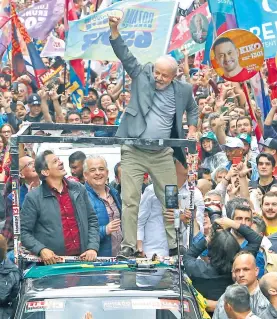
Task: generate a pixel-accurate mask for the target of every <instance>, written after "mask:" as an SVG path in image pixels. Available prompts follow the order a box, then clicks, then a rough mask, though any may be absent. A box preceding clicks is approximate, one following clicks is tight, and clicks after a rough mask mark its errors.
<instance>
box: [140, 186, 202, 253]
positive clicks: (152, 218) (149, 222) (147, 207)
mask: <svg viewBox="0 0 277 319" xmlns="http://www.w3.org/2000/svg"><path fill="white" fill-rule="evenodd" d="M179 194H181V195H183V197H184V199H183V201H182V202H183V205H182V206H184V207H180V209H185V208H189V190H188V184H187V182H186V183H185V184H184V185H183V186H182V187H181V189H179ZM194 200H195V206H196V219H197V222H198V224H199V227H200V230H201V231H203V221H204V209H205V204H204V200H203V196H202V194H201V192H200V190H199V189H198V188H195V191H194ZM182 233H183V238H184V244H185V243H186V230H185V227H182ZM195 235H196V234H195ZM137 239H138V240H141V241H142V242H143V251H144V253H145V254H146V256H147V257H149V258H151V257H152V256H153V254H157V255H158V256H168V254H169V249H168V243H167V237H166V231H165V225H164V219H163V214H162V205H161V203H160V201H159V200H158V198H157V197H156V195H155V191H154V187H153V185H150V186H148V187H147V188H146V189H145V191H144V193H143V195H142V198H141V202H140V207H139V213H138V231H137Z"/></svg>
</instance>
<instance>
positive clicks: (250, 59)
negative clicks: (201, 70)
mask: <svg viewBox="0 0 277 319" xmlns="http://www.w3.org/2000/svg"><path fill="white" fill-rule="evenodd" d="M210 58H211V64H212V66H213V68H214V70H215V71H216V73H217V74H218V75H219V76H221V77H222V78H224V79H225V80H228V81H232V82H243V81H246V80H249V79H251V78H252V77H253V76H254V75H255V74H257V72H259V71H260V69H261V67H262V65H263V62H264V48H263V44H262V42H261V40H260V39H259V38H258V37H257V36H256V35H254V34H253V33H251V32H249V31H247V30H243V29H234V30H229V31H226V32H224V33H222V34H221V35H220V36H219V37H217V38H216V40H215V41H214V43H213V45H212V48H211V52H210Z"/></svg>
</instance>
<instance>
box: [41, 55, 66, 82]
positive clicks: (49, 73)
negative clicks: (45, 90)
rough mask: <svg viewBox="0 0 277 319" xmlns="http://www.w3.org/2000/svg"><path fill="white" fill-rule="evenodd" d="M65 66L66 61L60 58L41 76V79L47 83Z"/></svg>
mask: <svg viewBox="0 0 277 319" xmlns="http://www.w3.org/2000/svg"><path fill="white" fill-rule="evenodd" d="M63 68H64V63H63V60H62V59H61V58H58V59H57V60H56V61H55V63H54V64H53V65H52V66H51V67H50V68H49V69H48V70H47V71H46V72H44V73H43V74H41V75H40V76H39V81H40V82H41V83H42V84H43V85H45V84H46V83H47V82H49V81H50V80H52V79H53V78H54V77H55V76H56V75H57V74H58V73H59V72H60V71H61V70H62V69H63Z"/></svg>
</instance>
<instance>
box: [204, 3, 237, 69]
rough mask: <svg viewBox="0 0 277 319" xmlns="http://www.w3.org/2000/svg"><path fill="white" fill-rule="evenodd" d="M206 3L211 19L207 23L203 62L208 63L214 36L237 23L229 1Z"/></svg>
mask: <svg viewBox="0 0 277 319" xmlns="http://www.w3.org/2000/svg"><path fill="white" fill-rule="evenodd" d="M208 4H209V10H210V12H211V15H212V20H211V22H210V24H209V29H208V36H207V39H206V45H205V55H204V61H203V63H204V64H209V65H210V63H211V62H210V51H211V47H212V44H213V42H214V40H215V38H216V37H217V36H219V35H220V34H222V33H223V32H225V31H228V30H230V29H235V28H236V27H237V23H236V17H235V12H234V8H233V4H232V2H231V1H230V2H229V3H227V2H226V4H225V3H219V1H215V0H208Z"/></svg>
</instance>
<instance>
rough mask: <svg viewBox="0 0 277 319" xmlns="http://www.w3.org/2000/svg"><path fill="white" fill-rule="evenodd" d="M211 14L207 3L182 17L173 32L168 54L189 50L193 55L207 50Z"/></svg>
mask: <svg viewBox="0 0 277 319" xmlns="http://www.w3.org/2000/svg"><path fill="white" fill-rule="evenodd" d="M210 20H211V14H210V11H209V8H208V4H207V3H205V4H203V5H202V6H201V7H199V8H198V9H196V10H194V11H193V12H192V13H191V14H189V15H188V16H187V17H180V22H179V23H177V24H176V25H175V26H174V28H173V31H172V36H171V40H170V45H169V49H168V52H171V51H173V50H177V49H187V50H188V51H189V54H190V55H192V54H194V53H196V52H199V51H202V50H204V49H205V43H206V39H207V35H208V28H209V22H210Z"/></svg>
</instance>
